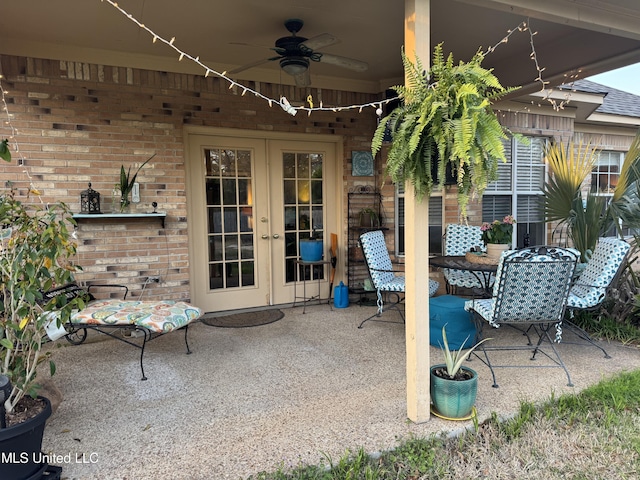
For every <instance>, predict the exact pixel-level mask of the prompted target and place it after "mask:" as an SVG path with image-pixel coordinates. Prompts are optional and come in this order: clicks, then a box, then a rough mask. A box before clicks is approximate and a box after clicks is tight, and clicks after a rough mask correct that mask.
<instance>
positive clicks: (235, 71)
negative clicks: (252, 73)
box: [227, 57, 280, 75]
mask: <svg viewBox="0 0 640 480" xmlns="http://www.w3.org/2000/svg"><path fill="white" fill-rule="evenodd" d="M279 58H280V57H272V58H263V59H262V60H256V61H255V62H251V63H247V64H245V65H242V66H240V67H238V68H234V69H233V70H230V71H228V72H227V74H229V75H233V74H236V73H240V72H244V71H245V70H249V69H250V68H253V67H257V66H259V65H262V64H263V63H267V62H271V61H273V60H277V59H279Z"/></svg>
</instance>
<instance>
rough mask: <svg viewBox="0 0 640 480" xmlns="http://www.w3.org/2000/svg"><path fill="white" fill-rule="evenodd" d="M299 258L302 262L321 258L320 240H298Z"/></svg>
mask: <svg viewBox="0 0 640 480" xmlns="http://www.w3.org/2000/svg"><path fill="white" fill-rule="evenodd" d="M300 258H301V259H302V261H303V262H317V261H320V260H322V240H300Z"/></svg>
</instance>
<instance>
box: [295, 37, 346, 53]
mask: <svg viewBox="0 0 640 480" xmlns="http://www.w3.org/2000/svg"><path fill="white" fill-rule="evenodd" d="M336 43H340V40H338V39H337V38H336V37H334V36H333V35H331V34H330V33H321V34H320V35H317V36H315V37H313V38H310V39H309V40H305V41H304V42H302V45H304V46H305V47H307V48H310V49H311V50H317V49H319V48H323V47H328V46H329V45H335V44H336Z"/></svg>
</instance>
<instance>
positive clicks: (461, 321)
mask: <svg viewBox="0 0 640 480" xmlns="http://www.w3.org/2000/svg"><path fill="white" fill-rule="evenodd" d="M466 301H467V299H465V298H461V297H456V296H455V295H440V296H439V297H433V298H430V299H429V343H430V344H431V345H433V346H435V347H442V346H443V345H444V342H443V341H442V327H443V326H444V325H445V324H446V325H447V327H446V332H447V341H448V342H449V349H450V350H459V349H460V347H462V346H463V343H464V346H465V348H471V347H472V346H473V344H474V341H475V337H476V327H475V325H474V324H473V321H472V320H471V315H470V314H469V312H467V311H466V310H465V309H464V303H465V302H466ZM467 336H468V337H469V338H468V339H467ZM465 340H466V342H465Z"/></svg>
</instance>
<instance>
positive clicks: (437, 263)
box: [429, 255, 498, 297]
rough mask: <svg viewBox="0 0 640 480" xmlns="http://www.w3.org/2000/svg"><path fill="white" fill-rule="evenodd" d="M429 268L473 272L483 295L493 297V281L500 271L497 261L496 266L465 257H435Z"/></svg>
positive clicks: (430, 260)
mask: <svg viewBox="0 0 640 480" xmlns="http://www.w3.org/2000/svg"><path fill="white" fill-rule="evenodd" d="M429 266H430V267H436V268H451V269H453V270H465V271H467V272H471V273H472V274H473V275H474V276H475V277H476V278H477V279H478V282H479V283H480V285H482V294H483V295H484V296H487V297H491V293H492V289H493V285H492V282H491V281H492V279H493V276H494V274H495V273H496V271H497V270H498V262H497V261H496V263H495V264H493V263H477V262H472V261H470V260H469V259H468V258H467V257H466V256H465V255H435V256H433V257H429Z"/></svg>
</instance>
